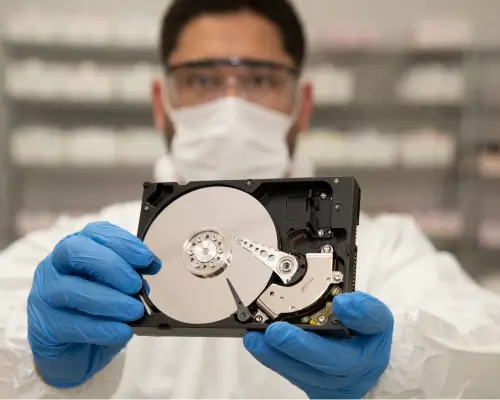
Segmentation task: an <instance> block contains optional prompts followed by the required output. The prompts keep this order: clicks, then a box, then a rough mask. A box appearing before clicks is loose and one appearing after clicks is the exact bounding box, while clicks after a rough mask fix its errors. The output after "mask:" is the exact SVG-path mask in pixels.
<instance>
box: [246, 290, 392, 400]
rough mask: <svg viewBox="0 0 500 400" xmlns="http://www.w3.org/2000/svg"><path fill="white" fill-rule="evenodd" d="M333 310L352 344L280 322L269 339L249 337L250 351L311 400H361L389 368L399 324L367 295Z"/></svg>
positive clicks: (351, 297) (350, 297)
mask: <svg viewBox="0 0 500 400" xmlns="http://www.w3.org/2000/svg"><path fill="white" fill-rule="evenodd" d="M332 308H333V312H334V314H335V315H336V316H337V317H338V319H339V321H340V323H341V324H342V325H343V326H344V327H346V328H348V329H350V330H351V331H352V332H354V334H353V337H352V338H350V339H331V338H326V337H321V336H319V335H317V334H314V333H312V332H306V331H303V330H301V329H299V328H297V327H295V326H293V325H290V324H288V323H285V322H277V323H274V324H272V325H271V326H269V328H267V330H266V332H265V333H259V332H250V333H248V334H247V335H246V336H245V338H244V344H245V347H246V349H247V350H248V351H249V352H250V353H251V354H252V355H253V356H254V357H255V358H256V359H257V360H258V361H260V362H261V363H262V364H263V365H265V366H266V367H268V368H270V369H272V370H273V371H275V372H277V373H278V374H280V375H281V376H283V377H284V378H286V379H287V380H289V381H290V382H291V383H292V384H294V385H295V386H297V387H299V388H300V389H302V390H303V391H304V392H305V393H306V394H307V396H308V397H309V398H311V399H313V398H321V399H327V398H329V399H334V398H341V399H360V398H362V397H363V396H365V395H366V394H367V393H368V392H369V391H370V390H371V389H372V388H373V387H374V386H375V385H376V383H377V382H378V380H379V379H380V376H381V375H382V373H383V372H384V371H385V369H386V368H387V365H388V363H389V358H390V349H391V343H392V331H393V324H394V319H393V316H392V313H391V311H390V310H389V309H388V308H387V306H386V305H385V304H384V303H382V302H381V301H379V300H377V299H376V298H374V297H372V296H369V295H367V294H365V293H362V292H354V293H346V294H342V295H340V296H337V297H336V298H335V299H334V302H333V306H332Z"/></svg>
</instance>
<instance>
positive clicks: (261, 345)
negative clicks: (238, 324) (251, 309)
mask: <svg viewBox="0 0 500 400" xmlns="http://www.w3.org/2000/svg"><path fill="white" fill-rule="evenodd" d="M243 344H244V346H245V348H246V349H247V350H248V352H249V353H250V354H251V355H252V356H253V357H254V358H255V359H256V360H257V361H259V362H260V363H261V364H263V365H264V366H266V367H268V368H270V369H272V370H273V371H274V372H276V373H278V374H280V375H281V376H283V377H284V378H285V379H288V380H289V381H293V382H294V384H296V385H297V386H299V387H304V386H305V385H306V384H307V385H309V386H313V387H315V388H320V389H327V390H332V389H336V388H338V387H341V386H342V382H343V381H344V380H345V378H343V377H336V376H333V375H328V374H325V373H324V372H322V371H318V370H316V369H313V368H311V367H309V366H308V365H306V364H304V363H301V362H299V361H297V360H295V359H293V358H292V357H290V356H288V355H286V354H284V353H282V352H281V351H279V350H277V349H275V348H274V347H272V346H271V345H269V343H268V342H267V341H266V338H265V336H264V334H262V333H258V332H250V333H248V334H247V335H245V337H244V338H243Z"/></svg>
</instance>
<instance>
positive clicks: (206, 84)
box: [184, 74, 220, 89]
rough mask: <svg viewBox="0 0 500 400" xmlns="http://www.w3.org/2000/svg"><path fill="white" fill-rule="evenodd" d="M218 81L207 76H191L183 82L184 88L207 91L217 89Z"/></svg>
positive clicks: (214, 77)
mask: <svg viewBox="0 0 500 400" xmlns="http://www.w3.org/2000/svg"><path fill="white" fill-rule="evenodd" d="M219 83H220V79H218V78H217V77H216V76H211V75H207V74H191V75H189V76H187V77H186V78H185V80H184V86H185V87H187V88H192V89H209V88H212V87H217V86H218V85H219Z"/></svg>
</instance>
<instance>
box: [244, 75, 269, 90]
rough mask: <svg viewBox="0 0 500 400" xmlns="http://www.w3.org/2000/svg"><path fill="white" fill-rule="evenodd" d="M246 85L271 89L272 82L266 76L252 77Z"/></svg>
mask: <svg viewBox="0 0 500 400" xmlns="http://www.w3.org/2000/svg"><path fill="white" fill-rule="evenodd" d="M248 83H249V84H250V85H252V86H255V87H271V86H273V80H272V79H271V77H270V76H267V75H253V76H251V77H249V78H248Z"/></svg>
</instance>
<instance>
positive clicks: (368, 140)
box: [346, 131, 398, 168]
mask: <svg viewBox="0 0 500 400" xmlns="http://www.w3.org/2000/svg"><path fill="white" fill-rule="evenodd" d="M346 142H347V150H346V153H347V154H348V155H349V156H348V161H347V163H348V165H351V166H355V167H364V168H370V167H379V168H380V167H391V166H394V165H396V163H397V159H398V141H397V138H396V137H394V136H393V135H387V136H386V135H385V134H382V133H379V132H377V131H371V132H370V131H365V132H362V131H360V132H351V133H350V134H347V135H346Z"/></svg>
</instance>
